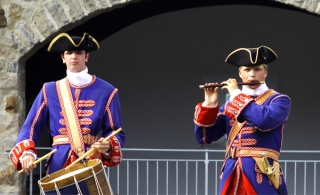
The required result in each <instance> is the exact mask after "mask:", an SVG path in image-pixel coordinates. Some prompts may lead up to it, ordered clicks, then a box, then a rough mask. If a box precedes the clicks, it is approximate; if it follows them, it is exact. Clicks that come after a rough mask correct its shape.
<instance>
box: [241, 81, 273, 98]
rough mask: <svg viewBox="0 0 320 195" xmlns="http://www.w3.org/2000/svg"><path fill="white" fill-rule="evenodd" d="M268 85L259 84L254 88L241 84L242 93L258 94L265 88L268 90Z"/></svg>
mask: <svg viewBox="0 0 320 195" xmlns="http://www.w3.org/2000/svg"><path fill="white" fill-rule="evenodd" d="M268 89H269V88H268V86H267V85H266V83H264V84H261V85H260V86H259V87H258V88H256V89H250V88H249V87H248V86H246V85H243V86H242V93H244V94H246V95H250V96H253V95H254V96H258V95H261V94H262V93H263V92H265V91H266V90H268Z"/></svg>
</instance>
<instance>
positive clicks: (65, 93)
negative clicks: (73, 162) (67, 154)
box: [58, 78, 84, 156]
mask: <svg viewBox="0 0 320 195" xmlns="http://www.w3.org/2000/svg"><path fill="white" fill-rule="evenodd" d="M58 82H59V83H58V84H59V89H60V94H61V99H60V104H61V108H62V112H63V117H64V119H65V124H66V128H67V131H68V137H69V138H71V140H70V146H71V149H72V150H73V151H74V152H75V153H76V154H78V156H80V155H81V154H83V153H84V144H83V137H82V132H81V127H80V123H79V118H78V115H77V113H76V112H77V109H78V108H75V105H74V101H73V98H72V93H71V89H70V87H69V85H68V82H67V79H66V78H64V79H61V80H59V81H58Z"/></svg>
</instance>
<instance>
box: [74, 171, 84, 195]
mask: <svg viewBox="0 0 320 195" xmlns="http://www.w3.org/2000/svg"><path fill="white" fill-rule="evenodd" d="M73 178H74V183H75V184H76V187H77V190H78V193H79V194H78V195H83V194H82V192H81V188H80V186H79V184H78V181H77V178H76V176H75V175H73Z"/></svg>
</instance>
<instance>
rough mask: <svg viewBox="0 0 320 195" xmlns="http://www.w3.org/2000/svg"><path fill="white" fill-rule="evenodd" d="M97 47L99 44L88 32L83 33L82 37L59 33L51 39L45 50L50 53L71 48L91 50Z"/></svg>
mask: <svg viewBox="0 0 320 195" xmlns="http://www.w3.org/2000/svg"><path fill="white" fill-rule="evenodd" d="M99 48H100V45H99V43H98V41H97V40H95V39H94V38H93V37H92V36H90V35H89V34H88V33H84V34H83V36H82V37H79V36H70V35H68V34H67V33H61V34H59V35H57V36H56V37H55V38H54V39H53V40H52V41H51V43H50V44H49V47H48V49H47V50H48V51H49V52H52V53H63V52H64V51H72V50H85V51H87V52H91V51H95V50H97V49H99Z"/></svg>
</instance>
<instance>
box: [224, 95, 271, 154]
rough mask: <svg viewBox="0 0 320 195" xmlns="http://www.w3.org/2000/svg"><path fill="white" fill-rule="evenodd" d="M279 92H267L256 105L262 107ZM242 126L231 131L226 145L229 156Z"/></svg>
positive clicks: (235, 126)
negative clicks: (232, 144)
mask: <svg viewBox="0 0 320 195" xmlns="http://www.w3.org/2000/svg"><path fill="white" fill-rule="evenodd" d="M276 93H277V92H276V91H275V90H273V89H270V90H269V91H268V92H266V93H265V94H263V95H262V96H260V97H259V98H258V99H257V100H256V103H257V104H259V105H262V104H263V103H264V102H265V101H266V100H267V99H269V98H270V97H271V96H272V95H274V94H276ZM240 126H241V123H238V122H237V124H235V125H234V126H233V127H232V129H231V130H230V134H229V137H228V139H227V144H226V154H228V152H229V150H230V147H231V143H232V142H233V140H234V139H235V137H236V136H237V134H238V133H237V132H238V131H239V128H240Z"/></svg>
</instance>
